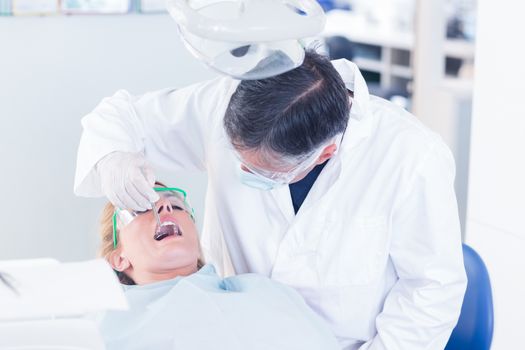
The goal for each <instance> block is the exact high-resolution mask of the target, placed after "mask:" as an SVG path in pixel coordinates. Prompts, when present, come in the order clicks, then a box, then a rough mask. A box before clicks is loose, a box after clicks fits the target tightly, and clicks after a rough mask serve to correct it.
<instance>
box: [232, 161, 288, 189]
mask: <svg viewBox="0 0 525 350" xmlns="http://www.w3.org/2000/svg"><path fill="white" fill-rule="evenodd" d="M237 171H238V173H239V178H240V180H241V182H242V183H243V184H244V185H246V186H250V187H253V188H257V189H259V190H263V191H270V190H273V189H274V188H276V187H280V186H283V184H282V183H279V182H276V181H274V180H272V179H267V178H263V177H261V176H257V175H255V174H252V173H249V172H247V171H244V170H242V169H241V168H240V167H239V168H238V170H237Z"/></svg>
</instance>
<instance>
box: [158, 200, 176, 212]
mask: <svg viewBox="0 0 525 350" xmlns="http://www.w3.org/2000/svg"><path fill="white" fill-rule="evenodd" d="M164 210H165V211H167V212H169V213H171V212H172V211H173V209H172V207H171V202H170V201H169V199H168V198H163V197H162V196H161V197H160V199H159V201H158V202H157V213H159V214H160V213H162V212H163V211H164Z"/></svg>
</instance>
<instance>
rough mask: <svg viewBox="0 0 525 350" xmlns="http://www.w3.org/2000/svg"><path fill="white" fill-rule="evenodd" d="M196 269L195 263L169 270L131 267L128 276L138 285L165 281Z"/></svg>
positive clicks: (191, 272) (187, 274) (188, 273)
mask: <svg viewBox="0 0 525 350" xmlns="http://www.w3.org/2000/svg"><path fill="white" fill-rule="evenodd" d="M197 271H198V267H197V263H195V264H192V265H188V266H184V267H180V268H177V269H171V270H161V271H148V270H138V269H133V270H132V271H129V272H128V273H129V276H130V277H131V278H132V279H133V281H135V283H136V284H138V285H144V284H150V283H155V282H161V281H167V280H171V279H174V278H176V277H179V276H189V275H191V274H193V273H195V272H197Z"/></svg>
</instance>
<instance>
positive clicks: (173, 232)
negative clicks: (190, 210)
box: [153, 220, 182, 241]
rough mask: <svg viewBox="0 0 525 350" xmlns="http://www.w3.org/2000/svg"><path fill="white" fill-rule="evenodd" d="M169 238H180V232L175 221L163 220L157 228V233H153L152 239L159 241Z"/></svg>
mask: <svg viewBox="0 0 525 350" xmlns="http://www.w3.org/2000/svg"><path fill="white" fill-rule="evenodd" d="M170 236H182V231H181V229H180V227H179V225H178V224H177V223H176V222H175V221H171V220H163V222H162V224H161V225H160V227H159V228H157V232H155V235H154V236H153V238H154V239H155V240H156V241H161V240H163V239H164V238H166V237H170Z"/></svg>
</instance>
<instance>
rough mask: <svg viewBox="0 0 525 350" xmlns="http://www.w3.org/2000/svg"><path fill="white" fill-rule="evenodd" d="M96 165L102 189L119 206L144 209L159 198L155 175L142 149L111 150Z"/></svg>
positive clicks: (149, 207)
mask: <svg viewBox="0 0 525 350" xmlns="http://www.w3.org/2000/svg"><path fill="white" fill-rule="evenodd" d="M95 169H96V171H97V173H98V175H99V177H100V184H101V187H102V192H103V193H104V194H105V195H106V197H107V198H108V199H109V201H110V202H111V203H113V205H115V206H117V207H119V208H126V209H131V210H135V211H144V210H148V209H151V203H152V202H153V203H155V202H156V201H158V200H159V195H158V194H157V193H156V192H155V191H154V190H153V186H154V185H155V175H154V174H153V171H152V170H151V169H150V168H149V167H148V165H147V162H146V159H145V158H144V156H143V155H142V154H141V153H128V152H113V153H110V154H108V155H107V156H105V157H104V158H102V159H101V160H99V161H98V163H97V164H96V166H95Z"/></svg>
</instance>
